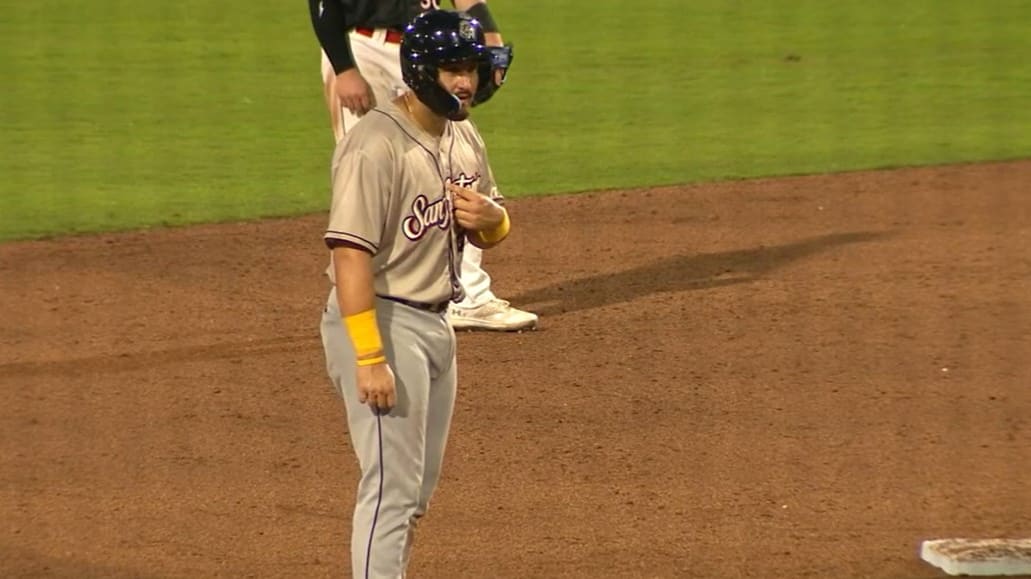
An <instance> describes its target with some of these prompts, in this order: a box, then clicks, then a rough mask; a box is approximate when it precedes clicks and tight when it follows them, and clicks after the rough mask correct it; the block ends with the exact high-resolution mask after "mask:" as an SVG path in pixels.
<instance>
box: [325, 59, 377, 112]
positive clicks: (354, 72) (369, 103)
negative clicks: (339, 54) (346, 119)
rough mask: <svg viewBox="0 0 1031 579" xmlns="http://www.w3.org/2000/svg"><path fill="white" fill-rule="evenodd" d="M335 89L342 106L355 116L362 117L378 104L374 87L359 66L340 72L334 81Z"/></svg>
mask: <svg viewBox="0 0 1031 579" xmlns="http://www.w3.org/2000/svg"><path fill="white" fill-rule="evenodd" d="M333 90H334V91H335V92H336V96H337V98H338V99H340V106H342V107H344V108H346V109H347V110H349V111H351V113H353V114H354V115H355V116H358V117H360V116H362V115H364V114H365V113H367V112H369V111H371V110H372V107H374V106H376V96H375V95H373V94H372V87H371V86H369V83H368V82H367V81H366V80H365V77H363V76H362V73H360V72H358V69H357V68H349V69H347V70H345V71H344V72H341V73H340V74H338V75H337V77H336V80H334V81H333Z"/></svg>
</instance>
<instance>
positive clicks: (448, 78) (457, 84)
mask: <svg viewBox="0 0 1031 579" xmlns="http://www.w3.org/2000/svg"><path fill="white" fill-rule="evenodd" d="M438 71H439V72H438V75H437V77H438V78H437V82H439V83H440V85H441V86H443V87H444V90H446V91H448V92H449V93H451V94H453V95H455V96H456V97H458V99H459V100H460V101H462V110H461V111H459V113H458V114H457V115H455V116H454V117H452V119H453V120H456V121H460V120H464V119H465V118H467V117H468V116H469V109H471V108H472V106H473V96H475V95H476V87H477V86H479V85H480V75H479V72H478V70H477V66H476V62H475V61H472V60H467V61H464V62H458V63H455V64H445V65H442V66H441V67H440V68H439V69H438Z"/></svg>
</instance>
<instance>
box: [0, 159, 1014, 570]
mask: <svg viewBox="0 0 1031 579" xmlns="http://www.w3.org/2000/svg"><path fill="white" fill-rule="evenodd" d="M1028 183H1031V162H1027V161H1023V162H1014V163H994V164H992V163H989V164H981V165H966V166H951V167H940V168H924V169H912V170H899V171H894V172H879V173H878V172H875V173H869V172H867V173H849V174H841V175H832V176H813V177H804V178H794V179H782V180H762V181H749V182H738V183H724V184H718V185H697V186H691V187H684V188H662V189H655V190H630V191H611V192H606V193H598V194H585V195H581V196H573V197H549V198H526V199H517V200H515V201H513V202H512V204H511V210H512V214H513V221H514V223H515V229H514V233H513V237H512V239H510V240H509V241H508V242H507V243H506V245H504V246H502V247H501V248H498V249H497V250H495V251H494V252H493V253H490V254H488V257H487V260H488V262H487V263H488V264H489V268H490V271H491V272H492V273H493V274H494V275H495V277H496V287H497V291H498V292H499V293H501V294H502V295H504V296H506V297H510V298H512V299H513V300H514V301H515V303H517V304H519V305H520V306H527V307H530V308H532V309H534V310H536V311H539V312H541V313H542V321H541V329H540V330H539V331H537V332H532V333H523V334H461V335H460V337H459V342H460V345H459V347H460V350H459V359H460V386H459V398H458V403H457V412H456V415H455V422H454V429H453V433H452V438H451V444H450V447H449V452H448V455H447V458H446V465H445V472H444V476H443V480H442V483H441V486H440V489H439V491H438V494H437V495H436V497H435V500H434V502H433V504H432V506H431V508H430V513H429V516H428V518H427V519H426V520H425V522H424V524H423V525H422V526H421V529H422V533H421V537H420V540H419V542H418V543H417V546H416V551H415V560H414V569H413V573H412V574H413V576H415V577H419V578H422V579H429V578H440V579H452V578H475V579H507V578H511V579H528V578H558V577H569V578H574V577H575V578H601V577H606V578H610V577H611V578H624V577H625V578H630V577H635V578H636V577H649V578H652V577H656V578H673V577H677V578H681V577H699V578H722V577H763V578H770V577H818V578H832V577H833V578H860V577H864V578H869V577H876V578H887V577H897V578H901V577H906V578H909V579H916V578H928V579H929V578H933V577H939V576H940V574H939V573H938V571H937V570H935V569H934V568H932V567H930V566H929V565H926V564H925V563H922V562H920V561H919V558H918V549H919V545H920V542H921V541H922V540H924V539H928V538H936V537H946V536H975V537H976V536H991V537H998V536H1020V535H1021V534H1023V535H1025V536H1026V534H1027V533H1028V532H1029V530H1031V497H1029V494H1028V486H1027V465H1028V464H1029V463H1031V450H1029V449H1031V426H1029V425H1028V420H1027V418H1028V416H1031V389H1029V388H1028V384H1031V369H1029V366H1028V362H1027V361H1028V360H1029V359H1031V255H1029V242H1031V196H1029V195H1028V188H1027V187H1028ZM570 224H576V227H570V226H569V225H570ZM323 227H324V217H323V216H321V215H314V216H311V217H307V218H301V219H294V220H280V221H268V222H258V223H249V224H239V225H217V226H215V225H211V226H199V227H194V228H186V229H178V230H169V231H152V232H147V233H125V234H105V235H96V236H84V237H77V238H67V239H60V240H54V241H36V242H15V243H8V244H4V245H0V263H3V264H4V266H5V271H4V272H3V275H2V276H0V293H2V295H3V298H4V299H3V300H2V301H0V319H2V320H3V324H0V351H2V352H3V356H2V361H0V391H2V393H3V405H2V406H0V426H2V429H3V436H2V437H0V457H2V461H3V462H2V468H0V520H2V521H3V524H2V525H0V574H2V575H3V576H4V577H67V578H77V579H78V578H86V577H113V578H129V577H133V578H184V579H186V578H189V579H194V578H198V577H232V578H238V577H284V578H299V577H305V578H307V577H340V576H342V574H343V573H344V570H345V569H346V568H347V567H348V562H347V558H348V548H347V540H348V536H349V532H350V528H349V527H350V525H349V516H350V508H351V503H352V498H353V495H354V490H355V486H354V485H355V482H356V479H357V470H356V463H355V460H354V457H353V454H352V452H351V449H350V447H349V445H348V439H347V435H346V425H345V422H344V420H343V409H342V406H341V403H340V401H339V400H338V399H337V398H336V397H335V395H334V394H333V393H332V390H331V388H330V386H329V383H328V380H327V378H326V377H325V369H324V361H323V358H322V351H321V344H320V341H319V337H318V333H317V323H318V320H319V316H320V313H321V307H322V303H323V301H324V299H325V291H326V286H325V281H324V279H323V278H322V277H321V270H322V268H323V267H324V259H325V258H326V255H325V252H324V251H323V250H322V249H321V247H320V241H319V239H320V235H321V231H322V229H323Z"/></svg>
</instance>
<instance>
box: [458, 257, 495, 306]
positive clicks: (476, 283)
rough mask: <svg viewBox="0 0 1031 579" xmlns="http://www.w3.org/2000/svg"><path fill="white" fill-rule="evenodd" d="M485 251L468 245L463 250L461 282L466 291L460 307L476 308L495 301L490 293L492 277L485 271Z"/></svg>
mask: <svg viewBox="0 0 1031 579" xmlns="http://www.w3.org/2000/svg"><path fill="white" fill-rule="evenodd" d="M482 263H483V250H482V249H480V248H479V247H476V246H475V245H472V244H471V243H470V244H466V246H465V248H464V249H463V250H462V271H461V276H460V281H461V282H462V289H464V290H465V298H464V299H463V300H462V301H461V303H459V304H458V305H459V307H463V308H475V307H477V306H482V305H483V304H485V303H487V302H489V301H491V300H492V299H494V294H493V293H492V292H491V291H490V275H489V274H488V273H487V272H486V271H485V270H484V269H483V267H482Z"/></svg>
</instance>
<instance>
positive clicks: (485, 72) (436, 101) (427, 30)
mask: <svg viewBox="0 0 1031 579" xmlns="http://www.w3.org/2000/svg"><path fill="white" fill-rule="evenodd" d="M461 62H475V63H476V70H477V72H478V73H479V80H478V84H477V86H476V88H475V90H474V97H473V105H474V106H475V105H477V104H480V103H482V102H485V101H486V100H487V99H489V98H490V96H491V95H492V94H493V93H494V90H496V86H495V85H494V79H493V78H492V77H493V63H492V55H491V51H490V50H489V49H488V47H487V45H486V44H485V40H484V35H483V27H482V26H481V25H480V23H479V22H478V21H477V20H475V19H473V18H471V17H470V16H469V15H467V14H464V13H461V12H452V11H450V10H432V11H430V12H424V13H423V14H421V15H419V16H417V17H416V18H415V19H414V20H413V21H412V23H411V24H409V25H408V26H407V27H406V28H405V32H404V36H403V37H402V39H401V76H402V78H404V81H405V84H407V85H408V87H409V88H410V89H412V92H413V93H415V96H416V97H418V98H419V100H420V101H422V103H423V104H425V105H426V106H427V107H429V108H430V110H432V111H433V112H435V113H437V114H438V115H440V116H442V117H447V118H449V119H453V120H454V118H455V117H456V116H459V117H460V116H461V114H460V113H461V110H462V102H461V101H460V100H459V99H458V97H456V96H455V95H453V94H451V93H449V92H448V91H447V90H445V89H444V87H442V86H441V85H440V82H439V78H440V74H439V72H440V67H441V66H444V65H448V64H457V63H461ZM483 97H485V98H483Z"/></svg>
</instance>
